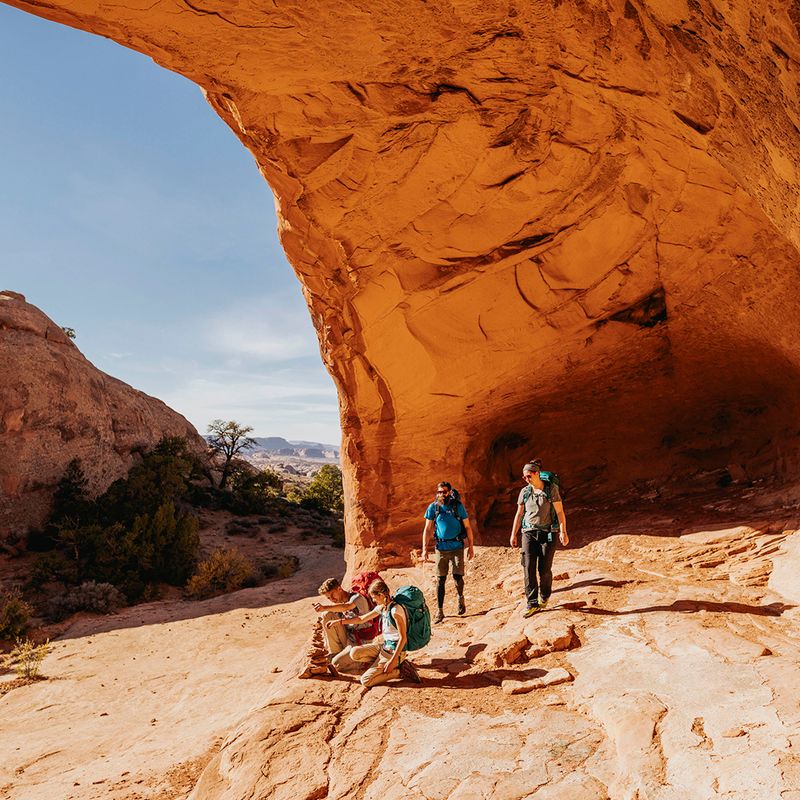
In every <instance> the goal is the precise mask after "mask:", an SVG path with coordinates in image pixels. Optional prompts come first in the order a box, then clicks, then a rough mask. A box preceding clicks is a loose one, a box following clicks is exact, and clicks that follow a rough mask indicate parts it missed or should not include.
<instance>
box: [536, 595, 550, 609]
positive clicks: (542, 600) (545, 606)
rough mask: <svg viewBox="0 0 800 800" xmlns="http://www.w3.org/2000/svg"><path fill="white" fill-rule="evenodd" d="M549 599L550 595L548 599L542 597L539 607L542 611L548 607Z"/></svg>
mask: <svg viewBox="0 0 800 800" xmlns="http://www.w3.org/2000/svg"><path fill="white" fill-rule="evenodd" d="M549 599H550V598H549V597H548V598H547V599H545V598H542V599H541V600H540V601H539V608H540V609H541V610H542V611H544V610H545V609H546V608H547V601H548V600H549Z"/></svg>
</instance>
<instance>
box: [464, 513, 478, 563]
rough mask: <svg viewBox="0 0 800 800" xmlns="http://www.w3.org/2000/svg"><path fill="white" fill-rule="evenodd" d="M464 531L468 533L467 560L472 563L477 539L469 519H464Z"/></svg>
mask: <svg viewBox="0 0 800 800" xmlns="http://www.w3.org/2000/svg"><path fill="white" fill-rule="evenodd" d="M464 529H465V530H466V531H467V560H468V561H472V557H473V556H474V555H475V537H474V536H473V534H472V525H471V524H470V521H469V520H468V519H464Z"/></svg>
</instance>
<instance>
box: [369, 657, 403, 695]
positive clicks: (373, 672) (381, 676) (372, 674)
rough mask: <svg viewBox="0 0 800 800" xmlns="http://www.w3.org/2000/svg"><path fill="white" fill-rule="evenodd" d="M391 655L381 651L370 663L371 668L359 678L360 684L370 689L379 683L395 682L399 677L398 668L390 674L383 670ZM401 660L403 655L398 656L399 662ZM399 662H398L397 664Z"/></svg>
mask: <svg viewBox="0 0 800 800" xmlns="http://www.w3.org/2000/svg"><path fill="white" fill-rule="evenodd" d="M391 657H392V654H391V653H389V652H387V651H386V650H383V649H382V650H381V651H380V652H379V653H378V657H377V658H376V659H375V660H374V661H373V662H372V666H371V667H370V668H369V669H368V670H367V671H366V672H365V673H364V674H363V675H362V676H361V677H360V678H359V680H360V681H361V684H362V685H363V686H366V687H367V688H368V689H371V688H372V687H373V686H377V685H378V684H379V683H386V682H387V681H391V680H395V679H397V678H399V677H400V668H399V666H397V667H395V668H394V669H393V670H392V671H391V672H384V671H383V668H384V666H385V665H386V664H387V663H388V661H389V659H391ZM402 659H403V654H402V653H401V654H400V660H402ZM399 663H400V662H399V661H398V664H399Z"/></svg>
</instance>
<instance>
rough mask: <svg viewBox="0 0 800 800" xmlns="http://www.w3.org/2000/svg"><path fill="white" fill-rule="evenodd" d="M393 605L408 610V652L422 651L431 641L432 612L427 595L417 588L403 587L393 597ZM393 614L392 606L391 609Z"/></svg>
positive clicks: (406, 647)
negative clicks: (395, 604) (427, 601)
mask: <svg viewBox="0 0 800 800" xmlns="http://www.w3.org/2000/svg"><path fill="white" fill-rule="evenodd" d="M392 603H397V605H400V606H402V607H403V608H404V609H405V610H406V617H407V618H408V626H407V630H406V637H407V640H406V646H405V649H406V650H420V649H421V648H423V647H425V645H426V644H428V642H429V641H430V640H431V612H430V611H428V604H427V603H426V602H425V595H424V594H423V593H422V590H421V589H418V588H417V587H416V586H401V587H400V588H399V589H398V590H397V591H396V592H395V593H394V597H392ZM389 613H391V606H390V607H389Z"/></svg>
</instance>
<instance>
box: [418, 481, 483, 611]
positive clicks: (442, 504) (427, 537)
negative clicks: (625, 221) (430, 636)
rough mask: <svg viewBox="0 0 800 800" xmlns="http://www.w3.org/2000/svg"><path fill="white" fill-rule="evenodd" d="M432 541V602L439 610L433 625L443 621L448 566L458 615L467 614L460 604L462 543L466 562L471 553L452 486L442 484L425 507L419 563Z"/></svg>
mask: <svg viewBox="0 0 800 800" xmlns="http://www.w3.org/2000/svg"><path fill="white" fill-rule="evenodd" d="M434 533H435V539H436V573H437V575H438V576H439V583H438V584H437V586H436V600H437V601H438V604H439V611H438V612H437V614H436V616H435V617H434V619H433V621H434V622H441V621H442V620H443V619H444V586H445V582H446V581H447V573H448V572H449V570H450V565H451V564H452V565H453V580H454V581H455V583H456V590H457V591H458V613H459V614H461V615H463V614H466V612H467V607H466V605H465V604H464V540H465V539H466V541H467V548H466V550H467V559H468V560H470V561H472V557H473V555H474V554H475V551H474V545H473V538H474V537H473V535H472V526H471V525H470V521H469V518H468V516H467V510H466V509H465V508H464V505H463V504H462V503H461V500H460V499H459V497H458V492H454V491H453V487H452V486H451V485H450V484H449V483H448V482H447V481H442V482H441V483H440V484H439V485H438V486H437V487H436V500H434V502H433V503H431V504H430V505H429V506H428V509H427V511H426V512H425V528H424V530H423V531H422V560H423V561H427V560H428V549H429V544H430V543H431V540H432V539H433V538H434Z"/></svg>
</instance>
